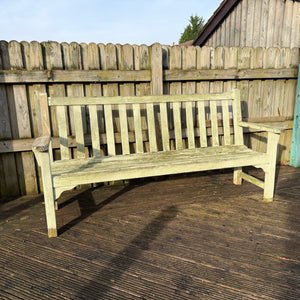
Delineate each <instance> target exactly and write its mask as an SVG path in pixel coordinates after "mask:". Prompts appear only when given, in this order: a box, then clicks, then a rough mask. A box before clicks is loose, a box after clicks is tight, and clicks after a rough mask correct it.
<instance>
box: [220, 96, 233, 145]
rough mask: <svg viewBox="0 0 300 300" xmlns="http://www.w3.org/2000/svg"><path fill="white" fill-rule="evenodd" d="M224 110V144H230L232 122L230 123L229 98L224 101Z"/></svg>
mask: <svg viewBox="0 0 300 300" xmlns="http://www.w3.org/2000/svg"><path fill="white" fill-rule="evenodd" d="M222 112H223V118H222V121H223V130H224V144H225V145H230V144H231V141H230V123H229V104H228V100H224V101H222Z"/></svg>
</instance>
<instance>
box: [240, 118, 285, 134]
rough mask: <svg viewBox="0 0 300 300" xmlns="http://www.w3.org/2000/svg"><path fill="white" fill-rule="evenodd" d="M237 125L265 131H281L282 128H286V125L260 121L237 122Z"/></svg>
mask: <svg viewBox="0 0 300 300" xmlns="http://www.w3.org/2000/svg"><path fill="white" fill-rule="evenodd" d="M238 125H239V126H242V127H246V128H252V129H255V130H259V131H267V132H272V133H281V131H282V130H284V129H286V128H287V126H274V125H266V124H261V123H251V122H243V121H241V122H239V123H238Z"/></svg>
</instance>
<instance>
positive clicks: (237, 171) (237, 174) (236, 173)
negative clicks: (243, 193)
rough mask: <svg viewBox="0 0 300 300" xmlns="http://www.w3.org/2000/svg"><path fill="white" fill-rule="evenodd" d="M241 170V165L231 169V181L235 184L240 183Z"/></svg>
mask: <svg viewBox="0 0 300 300" xmlns="http://www.w3.org/2000/svg"><path fill="white" fill-rule="evenodd" d="M242 171H243V169H242V168H241V167H239V168H234V171H233V183H234V184H236V185H241V184H242V176H241V175H242Z"/></svg>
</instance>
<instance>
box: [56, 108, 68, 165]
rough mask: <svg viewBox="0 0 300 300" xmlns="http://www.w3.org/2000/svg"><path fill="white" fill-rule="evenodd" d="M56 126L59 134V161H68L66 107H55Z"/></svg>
mask: <svg viewBox="0 0 300 300" xmlns="http://www.w3.org/2000/svg"><path fill="white" fill-rule="evenodd" d="M56 117H57V126H58V132H59V143H60V154H61V159H69V158H70V151H69V146H68V122H67V107H65V106H57V107H56Z"/></svg>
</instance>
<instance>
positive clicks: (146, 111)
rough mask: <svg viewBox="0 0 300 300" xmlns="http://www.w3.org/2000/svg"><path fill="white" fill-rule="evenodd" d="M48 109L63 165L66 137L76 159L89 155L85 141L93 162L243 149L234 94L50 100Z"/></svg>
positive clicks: (68, 150) (67, 154)
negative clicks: (54, 117) (147, 154)
mask: <svg viewBox="0 0 300 300" xmlns="http://www.w3.org/2000/svg"><path fill="white" fill-rule="evenodd" d="M48 104H49V106H56V112H57V120H58V121H57V123H58V129H59V135H60V147H61V158H62V159H69V158H71V157H73V155H71V153H72V151H71V148H68V139H69V143H71V144H70V145H69V146H70V147H72V146H73V145H74V141H73V137H70V136H69V134H71V135H72V136H73V135H74V136H75V137H76V148H77V155H74V157H75V158H76V157H77V158H85V157H86V156H87V155H89V154H88V151H87V150H88V148H87V145H85V144H84V143H85V141H86V142H88V143H90V142H91V144H92V155H93V156H94V157H99V156H101V155H109V156H114V155H120V154H121V155H124V154H130V153H133V152H134V153H143V152H144V151H146V152H147V151H150V152H157V151H162V150H163V151H169V150H170V149H172V150H173V149H176V150H182V149H184V148H189V149H193V148H196V147H208V146H213V147H217V146H220V145H231V144H233V143H234V144H237V145H241V144H243V132H242V129H241V127H240V126H237V123H238V121H240V120H241V105H240V94H239V91H238V90H233V92H230V93H218V94H200V95H198V94H189V95H160V96H141V97H140V96H128V97H127V96H125V97H124V96H118V97H114V96H113V97H106V96H104V97H72V96H71V97H55V98H48ZM67 112H69V114H70V115H68V113H67ZM87 112H88V115H86V113H87ZM232 118H233V120H232ZM71 121H72V124H73V125H72V126H73V127H72V132H70V130H71V128H69V127H70V126H71V125H70V122H71ZM232 123H233V124H232ZM232 125H233V126H234V127H233V129H234V130H232V127H231V126H232ZM87 134H90V137H91V139H90V140H89V138H88V135H87ZM70 138H71V139H70ZM171 139H174V143H173V142H171ZM89 141H90V142H89ZM117 144H119V145H120V146H121V147H118V146H117ZM89 145H90V144H89ZM105 145H106V146H105Z"/></svg>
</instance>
